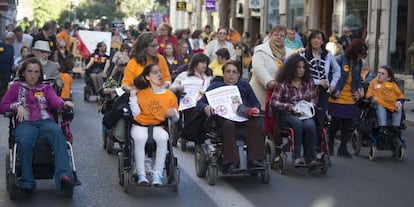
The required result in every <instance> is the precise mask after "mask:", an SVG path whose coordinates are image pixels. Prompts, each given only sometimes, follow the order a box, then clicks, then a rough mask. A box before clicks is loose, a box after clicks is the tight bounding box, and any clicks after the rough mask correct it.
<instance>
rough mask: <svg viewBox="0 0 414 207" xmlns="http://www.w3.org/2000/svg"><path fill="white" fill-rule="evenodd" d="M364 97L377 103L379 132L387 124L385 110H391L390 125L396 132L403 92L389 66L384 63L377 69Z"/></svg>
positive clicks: (400, 113)
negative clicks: (375, 75)
mask: <svg viewBox="0 0 414 207" xmlns="http://www.w3.org/2000/svg"><path fill="white" fill-rule="evenodd" d="M366 98H367V99H372V101H373V102H374V103H377V108H376V117H377V123H378V127H379V132H380V133H381V132H383V131H384V130H385V127H386V126H387V111H390V112H392V127H393V130H394V131H396V132H398V131H399V128H400V125H401V117H402V114H403V111H402V104H403V100H404V94H403V92H402V91H401V90H400V87H399V86H398V84H397V82H396V81H395V78H394V73H393V72H392V69H391V67H390V66H388V65H384V66H382V67H381V68H380V69H379V70H378V75H377V77H376V78H375V79H374V80H372V81H371V83H370V84H369V87H368V91H367V94H366Z"/></svg>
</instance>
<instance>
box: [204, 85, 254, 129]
mask: <svg viewBox="0 0 414 207" xmlns="http://www.w3.org/2000/svg"><path fill="white" fill-rule="evenodd" d="M206 97H207V100H208V103H209V105H210V106H211V107H212V108H213V109H214V113H216V114H217V115H219V116H221V117H223V118H226V119H229V120H232V121H237V122H243V121H247V120H248V119H246V118H244V117H241V116H238V115H237V114H236V112H237V107H238V106H239V105H240V104H242V103H243V101H242V99H241V95H240V91H239V88H237V86H222V87H219V88H216V89H213V90H211V91H207V92H206Z"/></svg>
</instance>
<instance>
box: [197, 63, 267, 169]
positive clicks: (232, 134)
mask: <svg viewBox="0 0 414 207" xmlns="http://www.w3.org/2000/svg"><path fill="white" fill-rule="evenodd" d="M239 65H240V64H239V63H238V62H237V61H234V60H229V61H227V62H225V63H224V65H223V68H222V70H223V80H222V81H213V82H212V83H211V85H210V86H209V87H208V88H207V91H209V90H213V89H215V88H219V87H222V86H228V85H236V86H237V87H238V89H239V91H240V94H241V98H242V102H243V105H245V106H246V107H248V108H249V110H248V114H250V115H257V114H259V112H260V102H259V100H258V99H257V97H256V95H255V94H254V92H253V89H252V88H251V86H250V85H249V83H247V82H245V81H243V80H240V74H241V69H240V67H239ZM196 107H197V110H200V111H203V110H204V112H205V114H206V115H207V116H208V117H209V116H211V115H213V114H214V109H213V108H212V107H211V106H210V105H209V103H208V100H207V98H206V96H205V95H203V97H202V98H201V99H200V100H199V101H198V102H197V106H196ZM261 121H262V119H258V118H249V119H248V121H245V122H235V121H232V120H229V119H225V118H223V117H218V118H217V122H216V123H217V126H218V127H219V128H221V129H222V130H221V137H222V140H223V152H224V157H223V161H222V164H223V165H224V166H223V167H224V169H226V168H227V171H228V172H231V171H233V170H236V169H239V164H240V163H239V162H240V157H239V153H238V150H237V146H236V128H242V129H243V131H244V135H245V140H246V144H247V160H248V167H249V168H254V167H264V164H263V159H264V157H265V154H264V153H265V142H264V138H263V137H264V136H263V130H262V122H261Z"/></svg>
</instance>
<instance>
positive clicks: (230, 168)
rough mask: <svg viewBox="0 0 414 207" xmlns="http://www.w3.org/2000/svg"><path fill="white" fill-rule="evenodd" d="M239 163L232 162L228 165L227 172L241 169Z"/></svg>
mask: <svg viewBox="0 0 414 207" xmlns="http://www.w3.org/2000/svg"><path fill="white" fill-rule="evenodd" d="M239 168H240V167H239V163H231V164H227V165H226V171H227V172H233V171H235V170H237V169H239Z"/></svg>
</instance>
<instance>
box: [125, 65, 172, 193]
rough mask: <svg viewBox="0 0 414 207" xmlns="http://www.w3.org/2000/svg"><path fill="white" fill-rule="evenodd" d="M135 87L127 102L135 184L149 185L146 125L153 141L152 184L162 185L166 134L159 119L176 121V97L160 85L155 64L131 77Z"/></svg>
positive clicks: (167, 137)
mask: <svg viewBox="0 0 414 207" xmlns="http://www.w3.org/2000/svg"><path fill="white" fill-rule="evenodd" d="M134 85H135V87H136V88H137V89H138V90H139V91H138V92H137V90H131V94H130V97H129V105H130V107H131V112H132V114H133V116H134V123H133V124H132V127H131V137H132V138H133V139H134V143H135V144H134V156H135V163H136V164H135V165H136V168H137V169H136V170H137V173H138V180H137V182H138V183H139V184H149V182H148V179H147V178H146V173H145V143H146V142H147V140H148V127H149V126H153V139H154V141H155V142H156V144H157V149H156V152H155V153H156V154H155V164H154V169H153V170H152V185H162V184H163V181H162V172H163V169H164V165H165V157H166V155H167V144H168V139H169V135H168V132H167V131H166V130H165V129H164V128H163V122H165V121H166V119H170V120H171V121H173V122H176V121H178V119H179V114H178V111H177V110H178V104H177V97H176V96H175V94H174V93H173V92H171V91H170V90H168V89H165V87H164V80H163V77H162V73H161V69H160V67H159V66H158V65H157V64H148V65H146V66H145V67H144V70H143V71H142V73H141V74H140V75H139V76H138V77H136V78H135V79H134Z"/></svg>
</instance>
